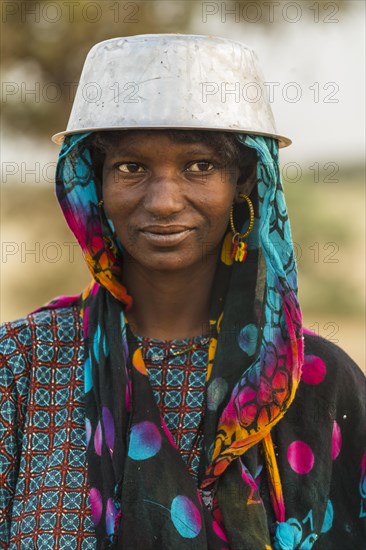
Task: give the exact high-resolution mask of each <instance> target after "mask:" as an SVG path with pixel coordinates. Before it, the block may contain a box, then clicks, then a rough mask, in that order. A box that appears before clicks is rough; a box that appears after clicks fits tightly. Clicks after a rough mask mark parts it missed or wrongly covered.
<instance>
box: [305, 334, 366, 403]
mask: <svg viewBox="0 0 366 550" xmlns="http://www.w3.org/2000/svg"><path fill="white" fill-rule="evenodd" d="M304 344H305V345H304V354H305V357H304V364H303V369H302V376H301V382H302V384H300V386H301V385H302V386H303V387H304V386H305V387H307V388H309V390H310V388H314V389H316V388H319V391H322V393H324V394H327V395H328V398H329V399H330V400H332V401H335V402H338V404H340V403H343V404H345V403H346V402H347V403H348V405H350V404H352V403H353V405H354V406H355V407H358V408H359V407H361V408H364V407H365V392H366V377H365V375H364V373H363V372H362V370H361V369H360V368H359V367H358V366H357V364H356V363H355V362H354V361H353V360H352V359H351V357H350V356H349V355H348V354H347V353H346V352H344V351H343V350H342V349H341V348H340V347H339V346H337V345H336V344H335V343H333V342H330V341H329V340H326V339H325V338H322V337H321V336H318V335H316V334H314V333H311V332H308V331H306V332H305V334H304ZM321 389H322V390H321Z"/></svg>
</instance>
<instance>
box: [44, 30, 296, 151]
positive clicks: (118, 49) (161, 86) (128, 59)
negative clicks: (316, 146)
mask: <svg viewBox="0 0 366 550" xmlns="http://www.w3.org/2000/svg"><path fill="white" fill-rule="evenodd" d="M167 128H177V129H185V130H216V131H225V132H242V133H246V134H254V135H263V136H271V137H274V138H276V139H277V140H278V141H279V146H280V147H286V146H287V145H290V144H291V140H290V139H288V138H286V137H284V136H282V135H279V134H278V133H277V131H276V127H275V123H274V118H273V114H272V109H271V105H270V103H269V100H268V97H267V90H266V87H265V84H264V79H263V76H262V74H261V71H260V68H259V66H258V61H257V56H256V54H255V53H254V52H253V50H252V49H250V48H249V47H248V46H246V45H245V44H242V43H241V42H235V41H233V40H228V39H226V38H220V37H214V36H200V35H188V34H145V35H144V34H142V35H136V36H128V37H122V38H112V39H111V40H105V41H103V42H100V43H98V44H95V46H93V48H92V49H91V50H90V51H89V53H88V55H87V57H86V60H85V63H84V67H83V70H82V73H81V77H80V81H79V84H78V88H77V91H76V95H75V99H74V103H73V106H72V110H71V114H70V119H69V122H68V125H67V129H66V131H64V132H59V133H57V134H55V135H54V136H53V137H52V140H53V141H54V142H55V143H59V144H61V143H62V142H63V140H64V136H66V135H68V134H75V133H81V132H87V131H102V130H137V129H139V130H142V129H167Z"/></svg>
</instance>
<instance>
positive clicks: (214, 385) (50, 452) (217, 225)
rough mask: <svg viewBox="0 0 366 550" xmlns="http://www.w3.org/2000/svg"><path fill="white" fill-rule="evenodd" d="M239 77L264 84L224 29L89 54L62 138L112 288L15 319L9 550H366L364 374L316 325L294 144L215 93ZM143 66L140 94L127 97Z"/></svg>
mask: <svg viewBox="0 0 366 550" xmlns="http://www.w3.org/2000/svg"><path fill="white" fill-rule="evenodd" d="M213 54H215V55H216V57H215V59H214V61H212V58H213ZM101 67H103V71H102V73H101V71H100V68H101ZM97 71H99V73H98V79H97V78H96V76H97V74H96V72H97ZM228 74H231V78H230V80H234V81H235V80H239V79H241V80H242V81H243V82H245V83H253V82H257V83H258V82H260V76H259V75H258V70H257V67H256V62H255V58H254V57H253V53H252V52H251V51H250V50H249V49H248V48H246V47H245V46H243V45H242V44H238V43H235V42H231V41H228V40H224V39H220V38H212V37H199V36H185V35H146V36H136V37H129V38H124V39H113V40H109V41H106V42H104V43H101V44H97V45H96V46H95V47H94V48H93V49H92V50H91V52H90V53H89V56H88V58H87V62H86V64H85V67H84V70H83V75H82V78H81V81H80V84H79V90H78V95H77V96H76V98H75V103H74V106H73V111H72V114H71V117H70V121H69V125H68V130H67V132H63V133H61V134H59V135H58V136H56V138H55V139H64V143H63V147H62V149H61V153H60V157H59V162H58V166H57V174H56V180H57V182H56V183H57V195H58V199H59V201H60V204H61V207H62V209H63V212H64V215H65V217H66V220H67V222H68V224H69V226H70V228H71V229H72V230H73V232H74V233H75V235H76V237H77V239H78V241H79V243H80V245H81V247H82V249H83V252H84V255H85V258H86V261H87V263H88V266H89V268H90V270H91V273H92V275H93V282H92V283H91V284H90V286H89V287H88V288H87V289H86V290H85V291H84V292H83V294H82V295H81V296H80V297H62V298H59V299H56V300H54V301H53V302H51V303H50V304H48V305H46V306H45V307H43V308H41V309H40V310H38V311H36V312H34V313H33V314H31V315H29V316H28V317H27V318H25V319H20V320H18V321H14V322H13V323H7V324H6V325H4V327H3V329H2V337H1V338H2V339H1V347H2V354H3V355H2V357H3V359H2V369H1V372H2V374H1V378H0V380H1V387H2V390H3V393H2V403H1V408H0V411H1V423H2V440H1V444H2V461H3V466H2V473H3V488H2V492H1V504H2V513H3V521H2V532H1V541H2V545H3V547H4V548H8V547H9V548H18V547H19V548H42V549H43V548H65V549H66V548H67V549H69V548H75V549H76V548H77V549H79V548H80V549H81V548H82V549H85V548H121V549H143V550H146V549H163V550H168V549H169V550H171V549H179V550H180V549H182V550H183V549H185V548H187V549H188V548H189V549H193V548H194V549H200V550H201V549H207V548H209V549H210V550H211V549H215V550H216V549H220V550H221V549H224V548H225V549H235V550H239V549H240V550H259V549H263V550H265V549H266V550H268V549H270V548H274V549H283V550H284V549H295V548H301V549H303V550H304V549H308V548H312V547H314V548H321V549H338V548H342V549H358V548H359V549H361V548H362V547H363V545H364V536H363V532H362V526H361V522H362V520H364V516H365V514H366V507H365V500H364V499H365V486H364V484H363V483H364V476H365V468H366V465H365V460H366V455H365V450H364V443H365V439H364V437H363V435H364V430H363V424H364V422H363V420H364V407H365V403H364V378H363V376H362V374H361V371H360V370H359V369H358V368H357V367H356V365H355V364H354V363H353V362H352V360H351V359H350V358H349V357H348V356H347V355H346V354H345V353H344V352H343V351H341V350H340V349H339V348H337V347H336V346H334V345H333V344H331V343H329V342H327V341H325V340H323V339H322V338H319V337H317V336H316V335H314V334H312V333H309V332H307V331H304V330H303V328H302V321H301V312H300V308H299V305H298V300H297V279H296V266H295V259H294V253H293V248H292V242H291V234H290V228H289V222H288V217H287V212H286V206H285V201H284V196H283V190H282V186H281V182H280V175H279V165H278V147H279V145H280V146H284V145H287V144H289V140H287V139H286V138H283V137H281V136H279V135H278V134H276V131H275V129H274V127H273V124H272V119H271V113H270V108H269V105H268V104H267V103H266V101H265V99H263V98H262V99H261V100H260V102H259V103H257V104H255V105H253V104H250V103H248V102H246V103H242V104H237V103H236V102H235V103H233V104H229V102H225V101H222V96H221V95H217V94H216V93H214V91H215V90H216V88H215V86H212V83H216V84H217V83H220V82H224V81H225V78H226V79H227V75H228ZM121 75H123V78H124V81H125V82H128V84H129V85H133V86H134V93H135V94H136V96H135V98H138V101H137V102H131V103H128V105H126V104H123V103H124V102H122V103H119V102H117V103H116V104H115V105H113V103H112V100H111V98H110V97H108V95H107V94H108V93H109V94H110V93H114V92H115V89H116V86H115V83H114V78H116V76H118V78H121ZM134 77H135V78H134ZM214 78H215V79H216V80H214ZM220 79H221V80H220ZM92 82H94V84H95V83H96V82H98V85H99V86H100V89H101V90H102V92H103V93H102V95H101V97H99V98H98V101H99V103H92V102H90V101H88V100H85V98H84V101H82V94H83V92H85V90H86V88H87V85H89V87H90V83H92ZM111 83H112V85H111ZM199 84H200V86H198V85H199ZM208 84H211V87H210V86H208ZM121 89H125V90H126V87H125V88H123V86H122V87H121ZM199 89H200V90H201V92H202V94H203V91H204V92H205V95H201V97H200V98H199V97H198V98H197V93H198V90H199ZM111 90H112V91H111ZM127 90H128V86H127ZM208 92H210V93H208ZM103 94H104V95H103ZM129 97H131V96H129ZM209 99H210V100H212V101H211V103H210V102H209ZM117 105H118V106H117ZM105 107H107V108H105ZM112 107H113V108H112ZM362 476H363V477H362Z"/></svg>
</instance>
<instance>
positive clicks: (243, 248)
mask: <svg viewBox="0 0 366 550" xmlns="http://www.w3.org/2000/svg"><path fill="white" fill-rule="evenodd" d="M239 197H240V198H241V199H245V200H246V202H247V204H248V207H249V226H248V229H247V230H246V232H245V233H239V231H237V230H236V229H235V225H234V204H233V205H232V206H231V210H230V228H231V231H232V233H233V238H232V245H231V252H230V257H231V259H232V260H235V261H236V262H245V260H246V258H247V256H248V245H247V243H246V242H245V241H244V239H246V238H247V237H248V235H249V233H250V232H251V230H252V229H253V226H254V207H253V203H252V201H251V200H250V198H249V197H248V196H247V195H244V193H240V195H239Z"/></svg>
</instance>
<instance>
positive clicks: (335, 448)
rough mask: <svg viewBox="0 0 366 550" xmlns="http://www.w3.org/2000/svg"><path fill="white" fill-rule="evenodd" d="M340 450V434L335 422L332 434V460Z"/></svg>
mask: <svg viewBox="0 0 366 550" xmlns="http://www.w3.org/2000/svg"><path fill="white" fill-rule="evenodd" d="M341 448H342V432H341V429H340V427H339V425H338V424H337V422H336V421H334V424H333V432H332V460H335V459H336V458H337V456H338V455H339V453H340V451H341Z"/></svg>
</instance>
